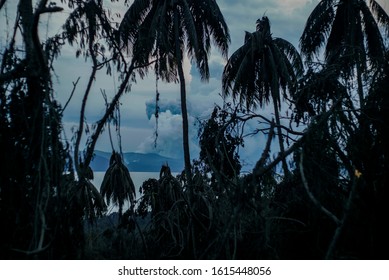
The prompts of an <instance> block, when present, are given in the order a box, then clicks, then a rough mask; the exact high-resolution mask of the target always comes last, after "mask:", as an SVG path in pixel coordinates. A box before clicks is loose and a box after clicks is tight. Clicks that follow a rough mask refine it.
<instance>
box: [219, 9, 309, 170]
mask: <svg viewBox="0 0 389 280" xmlns="http://www.w3.org/2000/svg"><path fill="white" fill-rule="evenodd" d="M302 71H303V65H302V61H301V58H300V55H299V53H298V51H297V50H296V49H295V47H294V46H293V45H292V44H291V43H289V42H288V41H286V40H284V39H281V38H273V36H272V34H271V32H270V22H269V19H268V18H267V17H263V18H262V19H258V20H257V30H256V31H255V32H253V33H249V32H246V36H245V42H244V45H243V46H242V47H240V48H239V49H238V50H237V51H235V52H234V53H233V54H232V55H231V57H230V58H229V60H228V62H227V65H226V66H225V68H224V72H223V80H222V84H223V93H224V95H225V96H228V95H230V94H231V95H232V97H233V98H234V99H235V100H236V99H238V100H239V103H240V104H241V105H245V106H247V108H252V107H254V108H255V107H256V106H258V105H259V106H260V107H263V106H264V105H265V104H267V103H269V102H270V100H271V101H272V102H273V109H274V115H275V121H276V125H277V135H278V139H279V146H280V152H281V154H283V153H284V152H285V148H284V141H283V136H282V129H281V121H280V115H279V111H280V108H281V94H280V89H281V91H282V93H283V96H284V97H287V94H288V91H292V90H293V89H294V88H295V85H296V82H297V77H298V76H300V75H301V74H302ZM282 166H283V170H284V174H285V176H286V175H287V174H288V173H289V171H288V167H287V164H286V160H283V162H282Z"/></svg>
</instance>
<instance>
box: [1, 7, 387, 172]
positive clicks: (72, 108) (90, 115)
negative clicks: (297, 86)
mask: <svg viewBox="0 0 389 280" xmlns="http://www.w3.org/2000/svg"><path fill="white" fill-rule="evenodd" d="M15 2H17V1H7V4H6V5H7V9H3V10H2V11H1V18H2V19H1V21H0V32H1V33H0V34H1V35H0V47H1V48H2V47H3V46H4V45H5V44H6V42H7V39H6V35H4V34H6V33H7V30H9V29H8V28H9V26H12V21H10V22H9V25H7V22H6V18H8V19H11V18H12V15H11V14H12V11H13V10H14V7H12V5H14V3H15ZM58 2H59V1H58ZM106 2H107V3H110V2H111V1H106ZM123 2H124V1H121V0H120V1H119V3H118V4H115V6H113V9H114V10H115V11H123V10H124V8H123V7H124V6H123V4H121V3H123ZM318 2H319V1H318V0H244V1H236V0H219V1H217V3H218V4H219V7H220V9H221V11H222V13H223V15H224V17H225V20H226V22H227V24H228V26H229V29H230V35H231V45H230V48H229V55H231V54H232V53H233V52H234V51H235V50H236V49H237V48H239V47H240V46H241V45H242V43H243V38H244V32H245V31H250V32H252V31H254V30H255V22H256V20H257V19H258V18H260V17H262V16H263V15H266V16H267V17H268V18H269V19H270V21H271V29H272V33H273V36H274V37H282V38H284V39H286V40H288V41H290V42H291V43H292V44H294V45H295V46H296V47H298V41H299V37H300V35H301V33H302V31H303V28H304V25H305V21H306V20H307V18H308V16H309V14H310V12H311V11H312V10H313V8H314V7H315V6H316V5H317V3H318ZM378 2H379V3H380V4H381V5H382V6H383V7H384V8H385V9H386V10H388V8H389V0H380V1H378ZM58 5H59V6H61V5H63V6H64V7H65V6H66V5H65V4H60V3H58ZM5 12H6V13H7V17H4V16H3V15H4V13H5ZM66 15H67V12H66V11H65V12H63V13H62V15H59V14H55V15H52V16H48V17H47V18H44V19H43V20H42V22H41V38H42V39H44V38H45V36H50V35H52V34H55V33H58V32H60V31H61V26H62V24H63V23H64V19H65V18H66ZM7 26H8V27H7ZM209 62H210V69H211V79H210V81H209V82H208V83H203V82H201V81H200V79H199V74H198V73H197V71H196V69H195V67H193V68H192V67H191V66H190V63H188V62H186V64H185V75H186V82H187V91H188V108H189V115H190V121H191V129H190V138H191V154H192V158H196V157H197V156H198V152H199V147H198V139H197V127H196V126H195V123H196V120H197V119H202V120H204V119H206V118H207V117H208V116H209V114H210V112H212V109H213V107H214V105H215V104H222V98H221V97H220V92H221V73H222V71H223V66H224V64H225V62H226V61H225V60H223V58H221V56H220V55H219V54H218V52H217V51H216V50H215V51H213V52H212V55H211V57H210V60H209ZM54 67H55V71H56V73H55V74H56V76H54V77H53V80H54V84H55V92H56V93H55V94H56V97H57V98H58V100H59V101H60V102H61V104H65V103H66V101H67V100H68V98H69V96H70V93H71V91H72V88H73V85H72V83H73V82H75V81H76V80H77V79H78V77H80V81H79V83H78V84H77V87H76V90H75V94H74V96H73V98H72V99H71V101H70V103H69V105H68V107H67V108H66V111H65V115H64V126H65V130H66V137H67V139H68V140H69V141H71V138H72V135H73V133H72V131H74V130H75V129H76V128H77V125H78V122H79V119H78V118H79V111H80V107H81V99H82V95H83V92H84V90H85V86H86V83H87V80H88V74H89V73H90V70H91V63H90V62H88V61H87V62H85V60H84V59H83V58H78V59H76V58H75V48H70V47H64V48H63V50H62V53H61V56H60V58H59V59H58V60H57V61H56V63H55V65H54ZM118 84H119V83H118V82H117V75H113V76H108V75H106V74H105V71H101V73H99V75H98V77H97V79H96V82H95V84H94V87H93V90H92V93H91V97H90V99H89V102H88V106H87V115H86V122H87V123H88V124H89V125H92V124H93V123H94V122H95V121H96V120H98V119H99V118H100V117H101V116H102V115H103V112H104V107H105V105H104V99H103V97H102V94H101V91H102V90H103V91H105V92H106V94H107V96H108V98H110V96H112V94H113V93H114V92H115V89H116V88H117V86H118ZM158 86H159V92H160V98H161V101H160V107H161V113H160V117H159V121H158V127H159V130H158V134H159V137H158V141H157V147H156V148H155V146H154V140H155V137H154V131H155V125H156V123H155V118H154V116H153V115H152V112H153V111H154V108H155V107H154V106H155V91H156V87H155V78H154V77H153V75H149V76H148V77H147V78H145V79H143V80H141V79H139V78H138V79H137V83H136V84H133V85H132V87H131V91H130V92H129V93H127V94H126V95H125V96H123V97H122V99H121V104H122V105H121V125H122V126H121V131H120V132H121V143H122V147H123V151H125V152H126V151H135V152H143V153H147V152H157V153H160V154H161V155H164V156H170V157H175V158H180V157H182V147H181V146H182V144H181V143H182V132H181V131H182V130H181V116H180V109H179V108H180V103H179V85H178V84H164V83H162V82H159V85H158ZM286 109H287V108H286V107H285V108H283V110H284V112H285V110H286ZM262 113H264V114H267V115H269V114H271V109H270V108H269V109H267V108H264V109H262ZM248 129H255V124H253V125H252V127H248ZM112 132H113V133H112V135H113V140H114V142H115V143H117V137H116V134H115V130H114V128H112ZM85 139H86V138H85V137H84V140H85ZM264 141H265V139H264V138H263V136H261V135H260V136H257V137H251V138H247V139H246V143H245V148H244V149H241V150H240V153H241V158H242V160H243V161H244V162H245V163H246V164H248V166H250V165H251V164H253V163H255V161H256V160H257V159H258V158H259V156H260V153H261V148H262V147H263V143H264ZM115 145H116V144H115ZM97 149H99V150H103V151H111V146H110V144H109V138H108V134H107V133H104V134H103V135H102V136H101V138H100V139H99V141H98V144H97Z"/></svg>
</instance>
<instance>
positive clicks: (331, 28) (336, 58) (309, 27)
mask: <svg viewBox="0 0 389 280" xmlns="http://www.w3.org/2000/svg"><path fill="white" fill-rule="evenodd" d="M368 2H369V5H368V4H367V1H365V0H322V1H320V3H319V4H318V5H317V6H316V8H315V9H314V10H313V11H312V13H311V15H310V16H309V18H308V20H307V23H306V26H305V29H304V32H303V34H302V36H301V38H300V46H301V51H302V53H303V54H304V55H305V56H306V57H307V59H308V62H309V61H311V60H312V59H313V56H314V55H315V54H318V53H319V51H320V49H321V48H322V47H323V45H325V51H324V57H325V60H326V63H327V65H338V71H339V72H338V73H339V74H340V73H342V74H343V75H344V77H346V78H350V77H351V75H353V73H354V71H355V69H356V71H357V72H356V74H357V80H358V95H359V99H360V100H359V101H360V103H361V104H363V101H364V96H363V95H364V94H363V85H362V78H361V75H362V73H363V72H365V71H366V70H367V69H368V65H370V67H373V68H374V67H377V66H379V65H380V64H381V62H383V61H384V55H385V46H384V40H383V38H382V35H381V31H380V27H379V24H381V25H383V26H384V28H385V29H386V32H387V34H389V16H388V15H387V13H386V12H385V11H384V9H383V8H382V7H381V6H380V5H379V4H378V3H377V2H376V1H374V0H369V1H368ZM369 6H370V7H369Z"/></svg>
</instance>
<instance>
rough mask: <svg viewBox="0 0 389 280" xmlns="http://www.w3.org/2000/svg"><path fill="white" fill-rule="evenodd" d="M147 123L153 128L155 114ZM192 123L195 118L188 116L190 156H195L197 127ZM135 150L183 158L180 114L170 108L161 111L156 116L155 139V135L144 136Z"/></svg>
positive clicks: (197, 149) (197, 151)
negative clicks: (156, 129) (156, 130)
mask: <svg viewBox="0 0 389 280" xmlns="http://www.w3.org/2000/svg"><path fill="white" fill-rule="evenodd" d="M149 123H150V124H151V125H153V126H154V129H155V125H156V120H155V116H152V117H151V118H150V120H149ZM194 124H195V119H194V118H193V117H191V116H189V127H190V129H189V140H190V150H191V155H192V157H197V154H198V153H199V147H198V140H197V129H196V128H195V125H194ZM155 141H156V142H155ZM155 143H156V145H155ZM137 151H138V152H142V153H158V154H160V155H163V156H167V157H173V158H177V159H183V147H182V117H181V115H179V114H173V113H172V112H171V111H170V110H167V111H165V112H161V113H160V115H159V118H158V138H157V139H156V138H155V135H150V136H149V137H147V138H145V139H144V140H143V141H142V143H141V144H140V145H139V146H138V149H137Z"/></svg>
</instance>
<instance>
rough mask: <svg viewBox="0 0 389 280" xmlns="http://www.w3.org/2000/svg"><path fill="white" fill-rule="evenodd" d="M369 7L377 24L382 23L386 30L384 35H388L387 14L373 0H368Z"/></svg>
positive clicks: (388, 16)
mask: <svg viewBox="0 0 389 280" xmlns="http://www.w3.org/2000/svg"><path fill="white" fill-rule="evenodd" d="M369 2H370V7H371V10H372V12H373V14H374V15H375V18H376V19H377V22H378V24H380V25H382V26H383V28H384V29H385V31H386V36H389V15H388V14H387V13H386V12H385V10H384V9H383V8H382V7H381V5H380V4H378V3H377V1H375V0H369Z"/></svg>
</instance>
